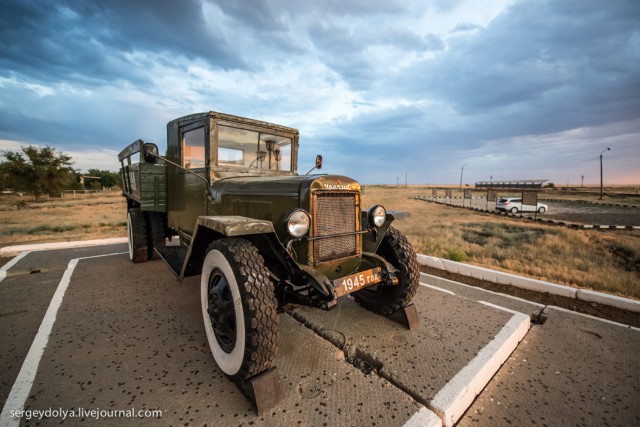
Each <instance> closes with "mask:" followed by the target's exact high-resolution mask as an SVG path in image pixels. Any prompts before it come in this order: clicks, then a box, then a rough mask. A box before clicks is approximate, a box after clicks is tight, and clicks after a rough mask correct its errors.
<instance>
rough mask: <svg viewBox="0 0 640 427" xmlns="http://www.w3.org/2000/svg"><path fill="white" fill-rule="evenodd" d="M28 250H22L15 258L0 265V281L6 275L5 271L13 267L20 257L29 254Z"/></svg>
mask: <svg viewBox="0 0 640 427" xmlns="http://www.w3.org/2000/svg"><path fill="white" fill-rule="evenodd" d="M29 253H30V252H29V251H26V252H22V253H21V254H20V255H18V256H16V257H15V258H13V259H12V260H11V261H9V262H8V263H6V264H5V265H3V266H2V267H0V282H2V281H3V280H4V278H5V277H7V271H8V270H9V269H10V268H11V267H13V266H14V265H16V264H17V263H18V261H20V260H21V259H22V258H24V257H26V256H27V255H29Z"/></svg>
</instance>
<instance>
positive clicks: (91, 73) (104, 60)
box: [0, 0, 246, 83]
mask: <svg viewBox="0 0 640 427" xmlns="http://www.w3.org/2000/svg"><path fill="white" fill-rule="evenodd" d="M1 7H2V9H1V10H0V27H1V29H0V37H1V38H2V44H1V46H0V58H1V59H0V66H1V69H2V72H3V73H4V74H10V73H19V74H23V75H26V76H31V77H33V78H36V79H40V80H47V81H55V80H59V81H66V80H76V79H78V80H81V81H82V80H84V81H92V80H95V81H101V80H111V79H118V78H120V79H126V80H132V81H134V82H138V83H142V82H143V81H144V80H145V70H144V68H143V66H144V64H136V63H133V62H132V60H131V59H127V58H126V57H125V55H124V54H126V53H133V52H145V53H146V52H151V53H153V54H156V55H157V54H162V55H166V57H167V62H172V61H174V60H175V61H176V62H177V61H178V60H179V58H180V57H186V58H188V59H194V58H201V59H203V60H205V61H207V62H208V63H210V64H211V65H212V66H214V67H218V68H222V69H230V68H246V64H245V63H244V62H243V60H242V59H241V56H240V55H238V54H237V53H236V52H234V51H233V50H232V49H231V48H230V47H229V44H228V43H227V41H226V40H225V39H224V38H223V37H222V36H221V34H220V33H216V32H212V31H209V29H208V28H207V26H206V24H205V21H204V18H203V14H202V6H201V4H200V2H198V1H181V2H179V3H176V2H172V1H168V0H157V1H118V0H113V1H108V2H102V1H88V0H87V1H85V0H81V1H80V0H78V1H74V0H70V1H57V2H47V3H44V4H43V2H37V1H35V2H34V1H28V0H26V1H20V2H3V4H2V6H1Z"/></svg>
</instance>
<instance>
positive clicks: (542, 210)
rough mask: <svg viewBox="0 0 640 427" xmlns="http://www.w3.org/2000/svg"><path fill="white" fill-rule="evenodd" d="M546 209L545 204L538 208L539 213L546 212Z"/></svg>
mask: <svg viewBox="0 0 640 427" xmlns="http://www.w3.org/2000/svg"><path fill="white" fill-rule="evenodd" d="M545 211H546V209H545V208H544V207H543V206H540V207H539V208H538V213H545Z"/></svg>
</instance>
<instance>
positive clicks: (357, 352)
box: [0, 245, 640, 426]
mask: <svg viewBox="0 0 640 427" xmlns="http://www.w3.org/2000/svg"><path fill="white" fill-rule="evenodd" d="M125 251H126V245H109V246H96V247H92V248H76V249H60V250H55V251H38V252H32V253H29V254H28V255H26V256H24V257H23V258H21V259H20V260H18V261H17V262H16V263H15V265H13V266H11V267H10V268H9V269H7V270H6V278H4V280H2V281H1V282H0V334H1V336H2V342H1V345H0V358H1V360H2V362H1V365H0V366H1V367H2V369H0V402H2V405H3V412H2V418H1V419H0V424H1V425H3V426H4V425H54V424H55V425H58V424H60V423H63V424H64V425H77V424H82V421H93V419H95V418H96V417H98V416H102V417H103V418H105V417H110V416H113V418H110V420H109V421H107V422H106V424H109V425H111V424H117V425H121V424H122V425H157V424H158V423H161V424H164V425H274V426H275V425H313V426H316V425H320V426H321V425H353V426H361V425H377V426H403V425H411V426H414V425H415V426H417V425H434V426H435V425H440V424H442V423H444V424H445V425H451V424H453V423H455V422H457V423H458V424H459V425H469V424H474V425H492V426H493V425H640V408H639V405H638V404H637V403H638V401H639V396H640V393H639V391H640V369H639V368H640V361H639V360H638V357H637V355H638V354H639V350H640V330H638V329H635V328H630V327H627V326H625V325H619V324H614V323H611V322H606V321H602V320H599V319H595V318H591V317H588V316H584V315H579V314H575V313H571V312H567V311H564V310H561V309H556V308H553V307H546V306H543V305H540V304H536V303H531V302H529V301H524V300H520V299H517V298H514V297H509V296H504V295H500V294H495V293H491V292H487V291H484V290H481V289H478V288H473V287H469V286H466V285H462V284H459V283H456V282H451V281H448V280H444V279H440V278H436V277H433V276H428V275H423V276H422V280H421V281H422V283H423V285H424V286H421V288H420V291H419V293H418V295H417V297H416V299H415V304H416V307H417V309H418V313H419V316H420V322H421V326H420V327H419V328H418V329H417V330H408V329H407V328H405V327H403V326H402V325H400V324H398V323H396V322H393V321H391V320H389V319H386V318H383V317H380V316H377V315H374V314H372V313H370V312H368V311H366V310H363V309H362V308H360V307H359V306H358V305H357V304H355V302H354V301H353V300H352V299H350V298H344V299H342V300H341V301H340V303H339V305H338V307H337V308H336V309H334V310H332V311H330V312H324V311H319V310H313V309H309V308H306V307H298V308H296V309H294V310H292V311H291V312H289V313H282V314H281V315H280V322H281V324H280V343H279V350H278V355H277V367H278V370H279V373H280V376H281V379H282V382H283V384H284V388H285V399H284V401H283V402H282V403H281V404H280V405H278V406H277V407H276V408H274V409H273V410H272V411H270V412H268V413H265V414H262V415H258V414H257V412H256V410H255V408H254V407H253V405H252V404H251V402H250V401H248V400H247V399H246V398H245V396H244V395H243V394H242V393H241V392H240V390H239V389H238V388H237V387H236V386H235V385H234V384H233V383H231V382H230V381H229V380H228V379H227V378H226V377H225V376H224V375H223V374H222V372H221V371H220V370H219V369H218V368H217V367H216V365H215V363H214V361H213V358H212V357H211V355H210V352H209V348H208V346H207V343H206V337H205V333H204V328H203V326H202V316H201V313H200V305H199V300H198V298H199V289H198V285H199V280H198V278H197V277H196V278H191V279H188V280H187V281H185V283H184V284H180V283H179V282H177V281H176V280H175V278H174V276H173V274H172V273H171V272H170V270H169V268H168V267H167V266H166V265H164V263H163V262H162V261H152V262H147V263H143V264H132V263H131V262H130V261H129V260H128V255H127V254H123V252H125ZM541 315H543V316H542V318H546V322H545V323H544V324H536V323H530V322H529V318H532V319H535V320H537V319H540V318H541ZM503 363H504V364H503ZM476 394H479V395H478V396H477V397H476ZM55 410H57V411H58V412H57V413H55V412H53V411H55ZM69 410H74V411H75V413H74V415H76V417H73V418H70V414H69V413H67V418H66V419H62V415H63V411H69ZM12 411H13V412H12ZM20 411H22V412H20ZM25 411H26V412H25ZM40 411H44V412H42V413H46V411H49V412H48V415H50V416H49V417H47V418H43V419H36V418H33V416H36V415H40ZM92 411H93V412H92ZM127 411H130V412H127ZM145 411H146V412H145ZM153 411H161V416H160V413H158V412H153ZM16 413H18V415H22V417H16V416H12V415H15V414H16ZM29 417H31V419H27V418H29Z"/></svg>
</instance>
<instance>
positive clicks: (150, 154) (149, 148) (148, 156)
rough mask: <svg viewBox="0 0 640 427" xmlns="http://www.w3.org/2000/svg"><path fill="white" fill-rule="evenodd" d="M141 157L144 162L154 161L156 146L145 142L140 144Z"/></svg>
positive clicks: (156, 152) (156, 157)
mask: <svg viewBox="0 0 640 427" xmlns="http://www.w3.org/2000/svg"><path fill="white" fill-rule="evenodd" d="M142 158H143V159H144V162H145V163H155V162H156V161H157V160H158V146H157V145H156V144H152V143H146V144H144V145H143V146H142Z"/></svg>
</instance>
